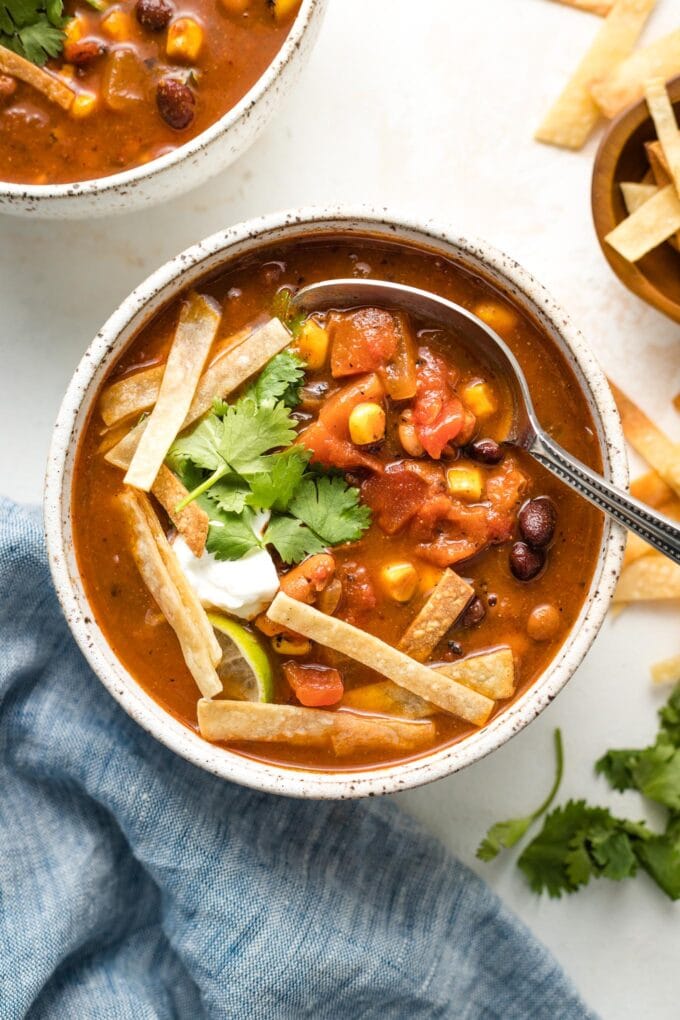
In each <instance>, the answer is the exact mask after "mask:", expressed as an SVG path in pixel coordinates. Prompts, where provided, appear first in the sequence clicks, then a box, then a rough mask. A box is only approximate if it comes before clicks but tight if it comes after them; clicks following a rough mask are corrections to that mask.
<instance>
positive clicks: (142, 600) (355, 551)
mask: <svg viewBox="0 0 680 1020" xmlns="http://www.w3.org/2000/svg"><path fill="white" fill-rule="evenodd" d="M352 275H355V276H371V277H375V278H379V279H385V280H396V281H400V282H403V283H407V284H410V285H413V286H416V287H420V288H423V289H426V290H428V289H429V290H432V291H435V292H437V293H439V294H442V295H444V296H445V297H447V298H450V299H451V300H453V301H456V302H458V303H460V304H462V305H464V306H465V307H466V308H469V309H471V310H472V311H473V312H475V313H476V314H477V315H479V316H480V317H481V318H483V319H485V320H486V321H487V322H489V323H490V324H492V325H493V327H494V328H495V329H497V330H498V331H499V332H500V333H501V334H502V336H503V337H504V338H505V339H506V340H507V342H508V343H509V344H510V346H511V347H512V349H513V350H514V352H515V354H516V355H517V357H518V358H519V360H520V362H521V364H522V366H523V368H524V371H525V372H526V374H527V377H528V380H529V384H530V386H531V389H532V392H533V395H534V399H535V403H536V407H537V411H538V415H539V417H540V420H541V421H542V422H543V423H544V424H545V426H546V427H547V428H548V429H549V430H550V432H551V433H552V435H553V436H554V437H555V438H556V439H557V440H558V441H559V442H560V443H562V444H563V445H564V446H565V447H566V448H567V449H569V450H570V451H572V452H573V453H575V454H576V455H578V456H579V457H580V458H581V459H582V460H583V461H585V462H586V463H587V464H590V465H592V466H593V467H594V468H600V467H601V461H600V454H599V447H598V443H597V440H596V436H595V430H594V425H593V423H592V420H591V417H590V414H589V410H588V408H587V405H586V402H585V398H584V396H583V395H582V392H581V390H580V388H579V385H578V384H577V382H576V379H575V377H574V376H573V374H572V372H571V370H570V369H569V368H568V366H567V364H566V362H565V361H564V359H563V357H562V355H561V354H560V353H559V351H558V350H557V348H556V347H555V346H554V344H553V342H552V341H551V340H550V338H549V337H547V336H546V335H545V333H544V332H543V331H542V330H541V329H540V328H539V326H538V325H537V323H536V322H535V321H534V320H533V319H531V318H529V317H528V316H527V314H525V313H524V312H522V311H521V310H520V308H519V307H518V306H516V305H515V304H513V302H512V301H511V300H510V299H509V298H508V297H507V296H505V295H504V294H501V293H500V292H499V291H497V290H496V289H495V288H494V287H493V286H492V285H491V284H490V283H489V282H487V281H486V280H484V279H482V278H481V277H479V276H476V275H473V274H472V273H471V272H470V271H469V270H468V269H466V268H464V267H463V266H461V265H460V264H458V263H456V262H454V261H450V260H447V259H445V258H443V257H441V256H440V255H435V254H434V253H431V252H428V251H425V250H420V249H419V248H416V247H411V246H407V245H406V244H403V243H400V242H394V243H392V242H384V241H379V240H377V239H371V238H369V237H365V238H363V237H352V238H343V237H337V238H336V237H335V236H321V237H318V236H315V238H313V239H312V238H309V239H302V240H297V241H294V242H287V243H286V244H284V245H282V246H278V247H276V248H273V247H267V248H262V249H260V251H259V254H257V255H256V256H253V255H252V254H251V255H249V256H248V257H244V258H241V259H240V260H237V261H234V262H232V263H230V264H228V265H227V266H226V267H225V268H224V269H223V270H221V271H220V273H219V275H216V276H213V277H212V278H210V279H206V280H204V281H203V282H201V283H200V284H199V285H198V286H196V287H195V288H194V290H192V291H190V292H185V293H184V294H183V295H181V297H180V298H178V299H177V300H175V301H173V302H172V303H171V304H170V305H169V306H168V307H166V308H165V309H164V310H163V311H162V312H161V313H159V314H157V315H156V316H155V317H154V318H153V319H151V321H150V322H149V323H148V324H147V325H146V326H145V327H144V328H143V329H142V330H141V331H140V332H139V334H138V335H137V337H136V338H135V339H134V341H133V342H132V343H131V344H130V345H129V346H128V348H127V350H126V351H125V352H124V353H123V355H122V356H121V357H120V358H119V360H118V361H117V363H116V364H115V366H114V368H113V369H112V371H111V372H110V373H109V376H108V378H107V380H106V382H105V384H104V386H103V388H102V390H101V392H100V394H99V396H98V398H97V401H96V403H95V406H94V410H93V411H92V413H91V416H90V420H89V422H88V424H87V427H86V429H85V431H84V434H83V438H82V440H81V445H80V449H79V452H78V456H77V461H76V470H75V476H74V483H73V503H72V506H73V532H74V541H75V549H76V555H77V559H78V564H79V569H80V571H81V574H82V578H83V582H84V585H85V588H86V592H87V595H88V598H89V600H90V604H91V606H92V608H93V611H94V613H95V615H96V619H97V622H98V623H99V625H100V626H101V628H102V629H103V631H104V633H105V635H106V638H107V640H108V641H109V643H110V644H111V647H112V648H113V650H114V651H115V653H116V655H117V656H118V657H119V658H120V660H121V661H122V663H123V664H124V665H125V666H126V668H127V669H128V670H129V671H130V672H131V673H132V674H133V676H135V677H136V679H137V680H138V682H139V683H140V684H141V686H142V687H143V688H144V690H145V691H147V692H148V693H149V694H150V695H151V696H152V697H153V698H154V699H156V700H157V701H158V702H159V703H160V704H161V705H162V706H163V707H164V708H165V709H166V710H167V711H168V712H170V713H171V714H172V715H173V716H175V717H176V718H177V719H179V720H181V721H182V722H183V723H184V724H185V725H187V726H189V727H191V728H192V729H195V730H198V732H200V734H201V735H202V736H203V737H204V738H205V739H206V740H209V741H214V742H218V743H222V744H224V745H226V746H228V747H229V748H231V749H234V750H237V751H238V752H239V753H242V754H246V755H249V756H253V757H256V758H258V759H261V760H265V761H271V762H276V763H281V764H289V765H297V766H301V767H307V768H314V769H326V770H340V769H346V768H350V767H351V768H357V767H361V766H368V765H375V764H376V763H385V764H387V763H394V762H395V761H399V760H403V759H406V758H410V757H413V756H416V755H419V754H423V753H426V752H428V751H431V750H432V749H433V748H436V747H440V746H443V745H447V744H451V743H453V742H455V741H458V740H461V739H462V738H464V737H466V736H467V735H469V734H471V733H472V732H474V731H475V730H476V729H477V728H478V727H480V726H484V725H485V724H486V723H487V722H488V720H489V719H491V718H493V716H494V715H495V714H496V713H498V712H502V711H503V709H504V707H506V706H507V705H508V704H509V703H510V702H511V701H512V699H513V698H515V697H516V696H517V695H518V694H519V693H521V692H522V691H524V690H526V688H527V687H528V686H529V685H530V684H531V683H532V682H533V681H534V680H535V679H536V678H537V677H538V675H539V674H540V673H541V672H542V671H543V670H544V669H545V667H546V666H547V665H548V663H549V662H550V660H551V659H552V658H553V656H554V655H555V654H556V652H557V650H558V649H559V647H560V645H561V644H562V643H563V641H564V640H565V638H566V636H567V635H568V633H569V630H570V628H571V627H572V626H573V624H574V621H575V619H576V617H577V615H578V614H579V611H580V609H581V607H582V604H583V601H584V598H585V596H586V594H587V592H588V589H589V585H590V582H591V579H592V575H593V571H594V569H595V565H596V561H597V558H598V555H599V550H600V541H601V532H602V520H601V516H600V514H599V512H598V511H597V510H595V509H593V508H592V507H591V506H590V505H589V504H587V503H586V502H585V501H584V500H582V499H580V498H579V497H578V496H577V495H575V494H574V493H572V492H571V491H570V490H569V489H567V488H565V487H564V486H563V485H562V484H561V483H560V482H559V481H558V480H557V479H555V478H554V477H553V476H552V475H550V474H548V473H547V472H546V471H545V470H544V469H543V468H541V466H540V465H538V464H537V463H536V462H535V461H533V460H532V459H531V458H530V457H529V456H528V455H526V454H525V453H524V452H523V451H520V450H516V449H514V448H511V447H504V446H502V445H500V443H499V439H501V438H502V437H503V435H504V430H505V429H506V427H507V422H508V414H509V396H508V389H507V386H506V382H505V380H504V379H503V378H501V377H498V376H495V375H493V374H492V373H491V372H490V371H489V368H488V366H486V365H484V364H482V363H480V361H479V360H478V358H477V357H476V355H475V351H474V350H473V349H470V348H469V347H467V346H466V343H465V340H464V338H461V337H459V336H454V335H450V334H448V333H446V332H444V331H442V330H441V328H435V327H434V326H433V325H432V324H429V323H427V322H424V321H418V320H416V319H414V318H412V317H410V316H409V315H407V314H405V313H399V312H395V311H394V310H392V311H388V310H386V309H383V308H379V307H358V308H351V309H345V310H343V311H340V310H331V311H327V312H325V313H311V314H310V315H309V316H307V317H303V316H302V315H300V314H299V313H297V312H296V309H295V305H294V302H292V301H291V298H292V295H294V293H295V291H296V289H298V288H299V287H301V286H303V285H304V284H306V283H311V282H314V281H318V280H323V279H328V278H338V277H347V276H352Z"/></svg>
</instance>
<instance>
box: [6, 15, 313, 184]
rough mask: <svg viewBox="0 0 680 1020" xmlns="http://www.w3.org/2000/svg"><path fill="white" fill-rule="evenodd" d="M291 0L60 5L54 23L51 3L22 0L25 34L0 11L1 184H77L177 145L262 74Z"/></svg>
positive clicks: (289, 18)
mask: <svg viewBox="0 0 680 1020" xmlns="http://www.w3.org/2000/svg"><path fill="white" fill-rule="evenodd" d="M300 2H301V0H182V2H181V3H177V2H176V0H113V2H109V0H66V3H65V11H64V13H63V15H62V14H61V13H59V12H60V11H61V0H57V4H56V7H57V8H58V9H59V10H58V11H57V15H56V17H52V12H54V10H55V9H56V8H55V4H53V3H51V2H50V3H47V4H43V3H42V0H27V3H28V4H29V6H33V7H35V8H36V10H35V12H34V16H35V19H36V30H35V32H33V33H32V34H31V35H30V37H29V36H27V35H26V34H25V33H22V32H21V31H20V30H19V29H18V28H17V26H16V25H14V23H13V22H12V21H11V19H10V18H9V15H8V16H7V18H6V19H4V20H3V15H2V10H1V9H0V139H2V144H0V180H4V181H11V182H15V183H23V184H59V183H64V182H69V181H84V180H89V179H92V178H98V177H106V176H108V175H110V174H115V173H118V172H120V171H122V170H128V169H131V168H132V167H136V166H139V165H140V164H142V163H147V162H149V161H150V160H153V159H156V158H157V157H159V156H162V155H163V154H164V153H167V152H170V151H171V150H172V149H176V148H178V147H179V146H181V145H183V144H184V143H185V142H187V141H189V139H191V138H194V137H195V136H196V135H198V134H200V133H201V132H202V131H205V129H206V128H208V127H210V125H211V124H213V123H214V122H215V121H217V120H219V118H220V117H222V116H223V115H224V114H225V113H227V111H228V110H230V109H231V108H232V107H233V106H235V105H236V103H237V102H238V101H239V100H240V99H241V98H242V97H243V96H244V95H245V94H246V92H248V90H249V89H250V88H251V87H252V86H253V85H254V84H255V82H256V81H257V80H258V78H260V77H261V75H262V74H263V72H264V71H265V70H266V68H267V67H268V66H269V64H270V63H271V62H272V60H273V59H274V57H275V55H276V53H277V52H278V50H279V49H280V47H281V45H282V43H283V41H284V39H285V38H286V36H287V34H288V32H289V30H290V27H291V25H292V23H293V21H294V19H295V15H296V14H297V11H298V9H299V6H300ZM43 8H44V9H43ZM41 32H42V34H40V33H41ZM7 47H9V48H10V49H8V48H7ZM13 50H15V51H16V52H12V51H13ZM47 58H49V59H47ZM46 60H47V63H46V66H45V67H44V68H43V67H41V66H39V65H42V64H44V63H45V61H46Z"/></svg>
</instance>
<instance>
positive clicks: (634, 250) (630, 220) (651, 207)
mask: <svg viewBox="0 0 680 1020" xmlns="http://www.w3.org/2000/svg"><path fill="white" fill-rule="evenodd" d="M678 230H680V198H678V195H677V193H676V191H675V188H674V187H673V185H672V184H668V185H667V186H666V187H665V188H661V189H660V190H659V192H658V193H657V194H656V195H654V196H653V197H652V198H650V199H649V201H647V202H645V203H644V205H641V206H640V208H639V209H637V210H636V211H635V212H634V213H633V214H632V216H628V217H627V218H626V219H625V220H622V221H621V223H619V224H618V226H616V227H614V229H613V230H610V231H609V233H608V234H607V235H606V237H605V241H606V242H607V243H608V244H610V245H611V246H612V248H614V250H615V251H617V252H618V253H619V255H623V257H624V259H627V260H628V262H637V261H638V259H641V258H642V256H643V255H646V254H647V253H648V252H650V251H652V249H654V248H658V246H659V245H660V244H663V242H664V241H667V240H668V239H669V238H670V237H672V236H673V234H675V233H676V232H677V231H678Z"/></svg>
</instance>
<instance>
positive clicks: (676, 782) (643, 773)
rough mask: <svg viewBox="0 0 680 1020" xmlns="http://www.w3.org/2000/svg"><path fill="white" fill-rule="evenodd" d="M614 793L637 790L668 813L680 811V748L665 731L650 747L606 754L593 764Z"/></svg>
mask: <svg viewBox="0 0 680 1020" xmlns="http://www.w3.org/2000/svg"><path fill="white" fill-rule="evenodd" d="M595 770H596V772H599V773H602V774H603V775H605V776H606V777H607V779H608V780H609V783H610V784H611V785H612V786H613V787H614V789H615V790H639V791H640V793H642V794H644V796H645V797H648V798H649V799H650V800H654V801H656V802H657V804H663V805H664V806H665V807H667V808H670V810H671V811H680V749H678V748H676V747H675V746H674V744H673V743H672V741H671V740H670V738H669V737H668V733H667V731H665V730H662V731H661V732H660V733H659V736H658V737H657V740H656V743H655V744H652V746H651V747H645V748H640V750H638V751H634V750H632V751H631V750H615V751H608V752H607V753H606V754H605V755H603V756H602V758H600V760H599V761H598V762H597V763H596V765H595Z"/></svg>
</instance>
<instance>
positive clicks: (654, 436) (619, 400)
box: [609, 379, 680, 505]
mask: <svg viewBox="0 0 680 1020" xmlns="http://www.w3.org/2000/svg"><path fill="white" fill-rule="evenodd" d="M609 385H610V386H611V389H612V393H613V394H614V400H615V401H616V406H617V407H618V409H619V414H620V415H621V422H622V424H623V431H624V435H625V436H626V439H627V440H628V442H629V443H630V445H631V446H632V447H633V449H634V450H636V451H637V452H638V453H639V454H640V456H641V457H644V459H645V460H646V461H647V463H648V464H649V466H650V467H652V468H654V470H655V471H656V472H657V473H658V474H659V476H660V477H661V478H662V479H663V481H664V482H666V484H667V485H669V486H670V487H671V489H672V490H673V491H674V493H675V495H676V496H680V444H678V443H674V442H672V441H671V440H670V439H669V438H668V436H667V435H666V434H665V433H664V432H662V431H661V429H660V428H658V426H657V425H655V424H654V422H653V421H652V420H651V419H650V418H648V417H647V415H646V414H645V412H644V411H643V410H641V408H639V407H638V406H637V404H635V403H633V401H632V400H631V399H630V397H627V396H626V394H625V393H624V392H623V390H620V389H619V388H618V386H617V385H616V384H615V383H613V382H612V381H611V379H610V380H609ZM634 485H635V483H634V484H633V486H631V489H632V488H634ZM638 498H640V499H641V498H642V497H641V496H639V497H638ZM652 505H653V504H652Z"/></svg>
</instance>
